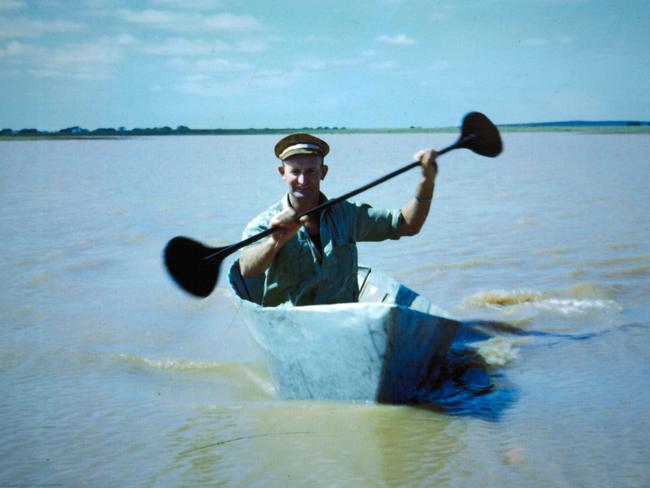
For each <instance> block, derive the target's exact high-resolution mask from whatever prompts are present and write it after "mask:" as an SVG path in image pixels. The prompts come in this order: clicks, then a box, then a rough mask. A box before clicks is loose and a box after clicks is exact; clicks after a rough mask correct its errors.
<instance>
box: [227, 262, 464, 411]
mask: <svg viewBox="0 0 650 488" xmlns="http://www.w3.org/2000/svg"><path fill="white" fill-rule="evenodd" d="M359 276H360V284H361V285H362V286H361V297H360V303H344V304H335V305H312V306H306V307H291V306H279V307H261V306H260V305H258V304H257V303H255V302H254V301H251V300H255V299H256V296H255V295H256V293H258V292H259V282H258V283H255V281H254V280H248V279H246V280H244V279H243V278H242V277H241V275H240V274H239V268H238V263H235V265H234V266H233V267H232V268H231V271H230V284H231V287H232V289H233V290H234V292H235V295H236V297H237V299H238V300H239V301H240V310H241V313H242V314H243V317H244V320H245V322H246V325H247V326H248V329H249V331H250V332H251V335H252V337H253V338H254V340H255V342H256V343H257V344H258V345H259V346H260V348H261V349H262V351H263V352H264V355H265V357H266V362H267V367H268V369H269V372H270V374H271V377H272V379H273V382H274V385H275V388H276V390H277V392H278V395H279V396H280V397H281V398H283V399H287V400H352V401H378V402H384V403H409V401H410V400H412V399H413V398H414V397H415V396H416V393H417V391H418V390H419V389H420V388H422V387H423V386H424V384H425V383H426V382H427V381H429V380H430V379H431V378H432V376H435V374H436V371H437V368H438V367H439V365H440V364H441V363H442V361H443V360H444V357H445V356H446V354H447V351H448V350H449V347H450V346H451V343H452V342H453V340H454V338H455V336H456V333H457V331H458V329H459V328H460V323H459V322H456V321H454V320H451V319H449V318H446V317H442V316H439V315H432V314H431V313H430V312H432V311H437V312H438V313H441V311H439V310H438V309H436V308H435V307H434V306H433V305H432V304H431V303H430V302H428V301H427V300H425V299H423V298H422V297H420V296H419V295H417V294H416V293H415V292H413V291H412V290H409V289H408V288H406V287H404V286H403V285H400V284H399V283H398V282H396V281H395V280H393V279H391V278H389V277H387V276H385V275H383V274H381V273H377V272H374V271H373V272H371V271H370V270H369V269H367V268H364V269H360V273H359ZM364 300H369V302H368V301H367V302H364Z"/></svg>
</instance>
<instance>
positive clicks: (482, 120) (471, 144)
mask: <svg viewBox="0 0 650 488" xmlns="http://www.w3.org/2000/svg"><path fill="white" fill-rule="evenodd" d="M470 134H474V137H473V138H470V139H469V140H468V141H466V142H463V143H462V144H461V147H464V148H467V149H469V150H471V151H474V152H475V153H476V154H480V155H481V156H487V157H489V158H494V157H496V156H498V155H499V154H501V151H502V150H503V143H502V142H501V136H500V135H499V129H497V128H496V126H495V125H494V124H493V123H492V122H491V121H490V119H488V118H487V117H486V116H485V115H483V114H482V113H480V112H471V113H469V114H467V115H466V116H465V118H464V119H463V129H462V132H461V135H460V140H462V139H463V138H465V137H467V136H469V135H470Z"/></svg>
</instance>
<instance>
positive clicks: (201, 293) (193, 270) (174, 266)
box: [164, 236, 221, 298]
mask: <svg viewBox="0 0 650 488" xmlns="http://www.w3.org/2000/svg"><path fill="white" fill-rule="evenodd" d="M218 250H219V248H213V247H207V246H204V245H203V244H201V243H200V242H197V241H195V240H192V239H189V238H187V237H181V236H179V237H174V238H173V239H172V240H171V241H169V242H168V243H167V246H166V247H165V251H164V259H165V266H166V267H167V271H168V272H169V274H170V275H171V277H172V278H173V279H174V281H175V282H176V283H177V284H178V285H179V286H180V287H181V288H182V289H183V290H185V291H186V292H188V293H190V294H192V295H194V296H196V297H201V298H205V297H207V296H208V295H210V293H212V290H214V287H215V286H216V284H217V278H218V276H219V265H220V264H221V260H218V261H216V262H215V261H214V260H212V261H211V262H208V261H206V260H205V259H204V258H205V257H206V256H208V255H210V254H214V253H215V252H216V251H218Z"/></svg>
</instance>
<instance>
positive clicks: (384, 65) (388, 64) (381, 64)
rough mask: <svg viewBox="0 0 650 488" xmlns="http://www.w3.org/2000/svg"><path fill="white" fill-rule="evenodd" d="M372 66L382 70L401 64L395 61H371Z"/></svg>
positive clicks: (391, 68) (397, 66)
mask: <svg viewBox="0 0 650 488" xmlns="http://www.w3.org/2000/svg"><path fill="white" fill-rule="evenodd" d="M370 67H371V68H372V69H376V70H380V71H388V70H393V69H397V68H399V65H398V64H397V63H396V62H395V61H378V62H376V63H371V64H370Z"/></svg>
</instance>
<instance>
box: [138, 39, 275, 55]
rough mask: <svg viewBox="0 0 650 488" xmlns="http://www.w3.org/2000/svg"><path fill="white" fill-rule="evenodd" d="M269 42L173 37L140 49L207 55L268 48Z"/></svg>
mask: <svg viewBox="0 0 650 488" xmlns="http://www.w3.org/2000/svg"><path fill="white" fill-rule="evenodd" d="M268 47H269V46H268V44H266V43H265V42H263V41H259V40H256V39H251V40H240V41H236V42H225V41H220V40H214V41H202V40H198V39H184V38H172V39H167V40H165V41H163V42H159V43H156V44H151V45H147V46H142V47H141V48H140V49H139V50H140V51H141V52H145V53H148V54H158V55H165V56H205V55H210V54H214V53H217V52H238V53H251V52H261V51H266V50H267V49H268Z"/></svg>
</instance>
